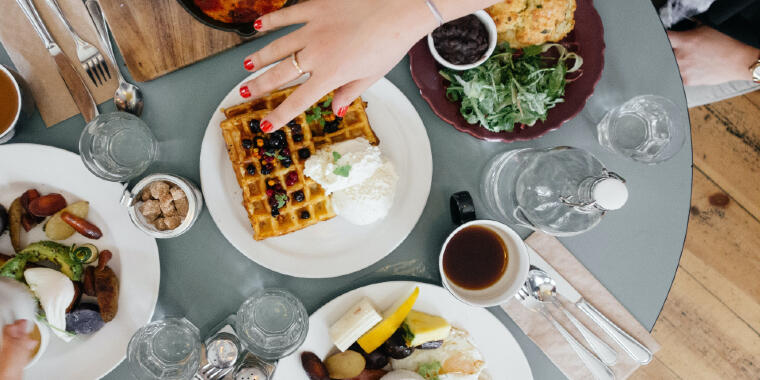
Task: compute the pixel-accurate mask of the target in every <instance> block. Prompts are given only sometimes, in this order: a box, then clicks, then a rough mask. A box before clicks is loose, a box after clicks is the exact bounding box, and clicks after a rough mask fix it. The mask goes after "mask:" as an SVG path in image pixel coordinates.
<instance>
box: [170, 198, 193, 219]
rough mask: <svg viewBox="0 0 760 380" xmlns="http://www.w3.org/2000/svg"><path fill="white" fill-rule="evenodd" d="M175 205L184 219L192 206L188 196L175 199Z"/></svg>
mask: <svg viewBox="0 0 760 380" xmlns="http://www.w3.org/2000/svg"><path fill="white" fill-rule="evenodd" d="M174 207H175V208H176V209H177V212H178V213H179V216H181V217H182V219H185V217H186V216H187V211H188V209H189V208H190V204H189V203H188V201H187V198H182V199H175V200H174Z"/></svg>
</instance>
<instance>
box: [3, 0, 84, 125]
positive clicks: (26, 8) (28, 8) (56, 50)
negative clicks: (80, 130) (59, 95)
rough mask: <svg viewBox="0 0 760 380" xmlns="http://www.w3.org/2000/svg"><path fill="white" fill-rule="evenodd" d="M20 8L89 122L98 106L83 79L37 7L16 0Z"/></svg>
mask: <svg viewBox="0 0 760 380" xmlns="http://www.w3.org/2000/svg"><path fill="white" fill-rule="evenodd" d="M16 3H18V5H19V7H21V10H22V11H23V12H24V15H25V16H26V18H27V19H29V22H30V23H31V24H32V27H33V28H34V31H36V32H37V35H39V36H40V39H41V40H42V42H43V43H44V44H45V48H46V49H47V50H48V52H49V53H50V55H51V56H52V57H53V60H55V65H56V67H58V73H59V74H60V75H61V78H63V82H64V83H65V84H66V88H68V90H69V93H70V94H71V97H72V98H73V99H74V103H75V104H76V105H77V108H78V109H79V112H81V113H82V116H83V117H84V121H86V122H88V123H89V122H90V121H91V120H92V119H94V118H95V117H96V116H98V107H97V105H96V103H95V99H93V98H92V94H91V93H90V90H89V89H88V88H87V86H86V85H85V84H84V79H83V78H82V76H81V75H79V72H78V71H77V70H76V69H75V68H74V65H73V64H72V63H71V60H69V57H67V56H66V54H64V53H63V51H62V50H61V48H60V46H58V44H57V43H56V42H55V40H54V39H53V36H51V35H50V32H49V31H48V29H47V27H46V26H45V22H44V21H42V17H40V14H39V13H38V12H37V8H36V7H35V6H34V3H32V1H31V0H16Z"/></svg>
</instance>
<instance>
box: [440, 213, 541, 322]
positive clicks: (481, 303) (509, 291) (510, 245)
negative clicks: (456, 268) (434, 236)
mask: <svg viewBox="0 0 760 380" xmlns="http://www.w3.org/2000/svg"><path fill="white" fill-rule="evenodd" d="M470 226H481V227H485V228H488V229H490V230H491V231H493V232H496V233H497V234H498V235H499V238H501V240H502V241H503V242H504V244H505V245H506V246H507V270H506V271H505V272H504V274H503V275H502V276H501V278H500V279H499V280H498V281H496V283H494V284H493V285H491V286H489V287H487V288H485V289H480V290H469V289H465V288H462V287H460V286H457V285H456V284H454V283H453V282H452V281H451V280H449V278H448V277H447V276H446V272H445V271H444V270H443V253H444V252H445V251H446V246H447V245H448V244H449V241H451V238H452V237H454V235H456V234H458V233H459V231H461V230H463V229H465V228H467V227H470ZM529 267H530V262H529V260H528V249H527V248H526V246H525V242H523V240H522V239H521V238H520V235H518V234H517V233H516V232H515V231H513V230H512V229H511V228H509V227H507V226H506V225H505V224H502V223H499V222H495V221H492V220H473V221H471V222H468V223H465V224H463V225H461V226H459V228H457V229H455V230H454V231H453V232H452V233H451V234H450V235H449V237H448V238H446V242H445V243H443V246H442V247H441V253H440V255H439V257H438V270H439V271H440V272H441V281H442V282H443V286H444V287H445V288H446V289H447V290H448V291H449V292H450V293H451V294H452V295H454V297H456V298H457V299H458V300H460V301H462V302H464V303H466V304H468V305H471V306H477V307H491V306H498V305H501V304H504V303H506V302H507V301H509V300H510V299H511V298H512V297H514V296H515V294H517V290H518V289H520V287H521V286H522V285H523V283H525V279H526V278H527V277H528V269H529Z"/></svg>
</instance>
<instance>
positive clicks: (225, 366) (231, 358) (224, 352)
mask: <svg viewBox="0 0 760 380" xmlns="http://www.w3.org/2000/svg"><path fill="white" fill-rule="evenodd" d="M239 355H240V341H239V340H238V339H237V337H236V336H235V335H232V334H229V333H226V332H220V333H218V334H217V335H216V336H215V337H214V338H213V339H212V340H211V341H210V342H209V343H208V344H207V345H206V359H207V360H208V363H207V364H206V365H204V366H203V367H202V368H201V369H200V370H199V371H198V373H197V374H196V379H202V380H217V379H221V378H223V377H224V376H227V374H229V373H230V372H232V370H233V369H234V367H235V363H236V362H237V359H238V356H239Z"/></svg>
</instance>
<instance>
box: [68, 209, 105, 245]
mask: <svg viewBox="0 0 760 380" xmlns="http://www.w3.org/2000/svg"><path fill="white" fill-rule="evenodd" d="M61 219H63V221H64V222H66V223H67V224H68V225H70V226H71V227H73V228H74V229H75V230H76V231H77V232H79V233H80V234H82V235H83V236H85V237H88V238H90V239H100V237H101V236H103V233H102V232H100V228H98V227H97V226H96V225H94V224H92V223H90V222H88V221H86V220H84V219H82V218H80V217H78V216H76V215H74V214H72V213H70V212H68V211H64V212H62V213H61Z"/></svg>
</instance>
